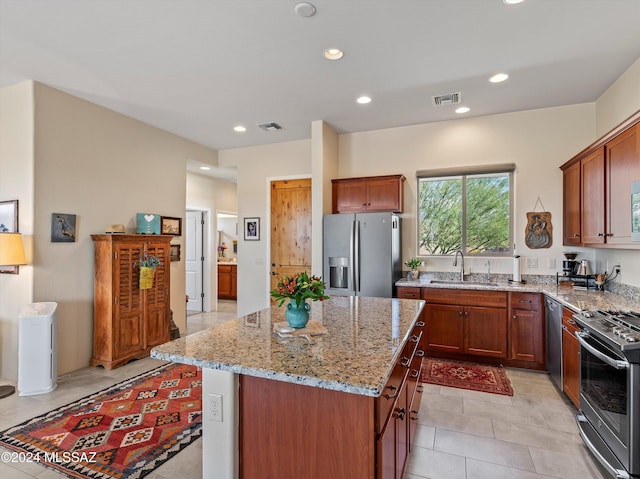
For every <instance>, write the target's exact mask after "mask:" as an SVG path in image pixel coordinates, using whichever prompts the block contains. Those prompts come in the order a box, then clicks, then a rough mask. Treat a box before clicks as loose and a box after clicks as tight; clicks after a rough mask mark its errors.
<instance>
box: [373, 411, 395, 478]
mask: <svg viewBox="0 0 640 479" xmlns="http://www.w3.org/2000/svg"><path fill="white" fill-rule="evenodd" d="M377 456H378V460H377V467H376V468H377V471H378V473H377V474H376V478H377V479H396V422H395V419H394V418H391V419H390V420H389V422H388V423H387V427H386V428H385V429H384V431H383V432H382V434H381V435H380V437H379V438H378V441H377Z"/></svg>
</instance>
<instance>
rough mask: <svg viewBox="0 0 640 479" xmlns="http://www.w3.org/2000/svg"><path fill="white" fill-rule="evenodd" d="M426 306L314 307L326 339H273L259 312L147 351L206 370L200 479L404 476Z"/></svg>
mask: <svg viewBox="0 0 640 479" xmlns="http://www.w3.org/2000/svg"><path fill="white" fill-rule="evenodd" d="M423 305H424V302H423V301H417V300H407V299H391V298H355V297H332V298H331V299H329V300H326V301H323V302H317V303H312V308H311V320H312V321H314V322H317V323H319V325H320V326H321V327H323V328H325V329H326V334H321V335H316V336H311V337H310V339H311V341H312V343H311V344H310V343H309V342H308V341H307V339H305V338H302V337H295V338H287V337H285V338H280V337H278V336H277V335H276V334H275V333H274V325H276V324H277V323H281V322H284V321H285V318H284V308H277V307H274V308H267V309H264V310H261V311H258V312H256V313H252V314H249V315H246V316H243V317H240V318H237V319H235V320H232V321H229V322H227V323H225V324H222V325H219V326H216V327H213V328H210V329H208V330H205V331H201V332H199V333H196V334H192V335H189V336H187V337H185V338H180V339H178V340H175V341H172V342H170V343H166V344H164V345H161V346H158V347H156V348H154V349H153V350H152V352H151V355H152V357H155V358H158V359H164V360H169V361H173V362H179V363H185V364H192V365H196V366H201V367H202V368H203V376H202V377H203V454H202V457H203V476H204V477H205V478H210V477H215V478H221V479H222V478H237V477H239V478H244V479H253V478H274V479H282V478H289V477H291V478H294V477H295V478H298V477H304V478H307V479H313V478H325V477H349V478H354V479H357V478H363V479H364V478H368V479H372V478H374V477H377V478H387V477H389V478H395V477H401V475H402V470H403V469H404V464H405V461H406V457H407V455H408V452H409V448H410V444H411V440H412V437H413V431H414V429H415V423H416V422H417V421H416V419H417V414H418V409H419V404H420V392H421V388H420V387H419V383H418V381H419V375H420V368H421V364H422V356H423V354H424V352H423V351H422V349H421V347H420V340H421V335H422V329H423V327H424V323H423V322H422V321H420V314H421V311H422V308H423Z"/></svg>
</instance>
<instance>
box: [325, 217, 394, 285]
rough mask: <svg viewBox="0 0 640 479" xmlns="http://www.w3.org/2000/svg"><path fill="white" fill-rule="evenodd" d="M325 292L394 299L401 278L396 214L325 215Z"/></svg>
mask: <svg viewBox="0 0 640 479" xmlns="http://www.w3.org/2000/svg"><path fill="white" fill-rule="evenodd" d="M323 221H324V224H323V243H322V244H323V255H324V260H323V277H324V280H325V283H326V286H327V287H326V288H325V292H326V294H328V295H330V296H331V295H337V296H377V297H383V298H391V297H392V296H393V295H394V283H395V282H396V281H397V280H399V279H400V278H401V277H402V262H401V257H400V247H401V246H400V245H401V242H400V238H401V224H400V217H399V216H397V215H395V214H393V213H355V214H335V215H325V216H324V219H323Z"/></svg>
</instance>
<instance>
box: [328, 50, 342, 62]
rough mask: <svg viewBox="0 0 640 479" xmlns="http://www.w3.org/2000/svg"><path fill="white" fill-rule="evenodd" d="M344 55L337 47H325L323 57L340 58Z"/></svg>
mask: <svg viewBox="0 0 640 479" xmlns="http://www.w3.org/2000/svg"><path fill="white" fill-rule="evenodd" d="M343 56H344V53H343V52H342V50H340V49H339V48H327V49H326V50H325V51H324V57H325V58H326V59H327V60H340V59H341V58H342V57H343Z"/></svg>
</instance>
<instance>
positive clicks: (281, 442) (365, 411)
mask: <svg viewBox="0 0 640 479" xmlns="http://www.w3.org/2000/svg"><path fill="white" fill-rule="evenodd" d="M239 407H240V415H239V417H240V477H241V478H242V479H267V478H272V479H280V478H303V477H304V478H310V479H312V478H325V477H344V478H347V477H348V478H354V479H358V478H363V479H364V478H369V479H373V478H374V477H375V469H376V444H375V434H374V424H373V417H374V415H373V409H374V398H371V397H367V396H361V395H357V394H349V393H344V392H340V391H332V390H328V389H320V388H315V387H309V386H305V385H300V384H294V383H287V382H282V381H273V380H269V379H263V378H257V377H252V376H244V375H243V376H240V402H239Z"/></svg>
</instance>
